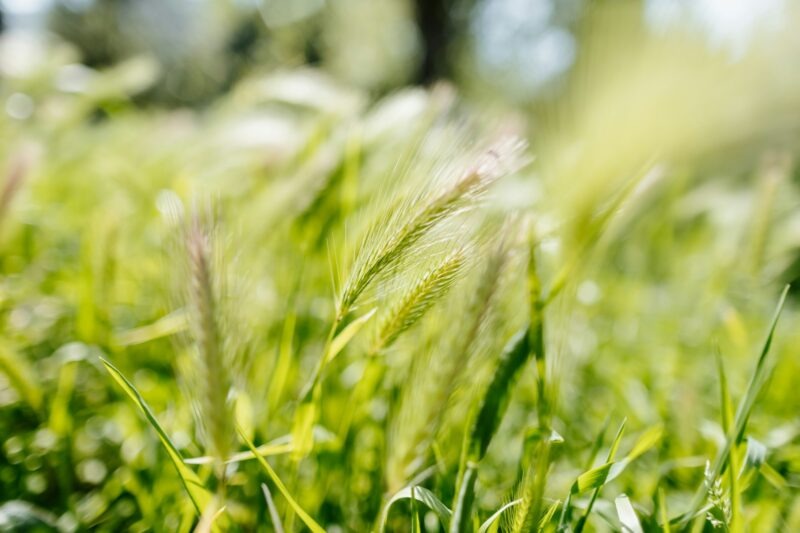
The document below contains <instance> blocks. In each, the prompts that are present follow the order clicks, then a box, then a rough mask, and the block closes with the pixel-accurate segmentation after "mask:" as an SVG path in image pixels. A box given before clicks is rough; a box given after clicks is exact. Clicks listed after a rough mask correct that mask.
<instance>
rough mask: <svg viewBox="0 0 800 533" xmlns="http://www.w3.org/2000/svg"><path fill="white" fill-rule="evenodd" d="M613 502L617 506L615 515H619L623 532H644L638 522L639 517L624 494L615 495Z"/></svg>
mask: <svg viewBox="0 0 800 533" xmlns="http://www.w3.org/2000/svg"><path fill="white" fill-rule="evenodd" d="M614 504H615V505H616V507H617V516H618V517H619V521H620V524H621V525H622V531H623V532H628V533H644V531H643V530H642V524H641V523H640V522H639V517H638V516H636V511H635V510H634V508H633V505H631V501H630V500H629V499H628V497H627V496H626V495H625V494H620V495H619V496H617V499H616V500H614Z"/></svg>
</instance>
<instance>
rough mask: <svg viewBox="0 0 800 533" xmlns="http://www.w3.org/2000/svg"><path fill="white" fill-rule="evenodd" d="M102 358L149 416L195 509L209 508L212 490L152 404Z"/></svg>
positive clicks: (108, 368)
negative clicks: (188, 461)
mask: <svg viewBox="0 0 800 533" xmlns="http://www.w3.org/2000/svg"><path fill="white" fill-rule="evenodd" d="M100 360H101V361H102V362H103V365H104V366H105V367H106V370H108V373H109V374H111V377H113V378H114V380H115V381H116V382H117V383H118V384H119V386H120V387H122V390H124V391H125V392H126V393H127V394H128V396H130V398H131V399H132V400H133V401H134V403H135V404H136V405H137V406H138V407H139V409H140V410H141V411H142V413H144V416H145V418H147V421H148V422H150V425H151V426H153V429H155V430H156V433H157V434H158V438H159V439H160V440H161V444H163V445H164V449H166V450H167V454H168V455H169V458H170V459H171V460H172V464H173V465H174V466H175V469H176V470H177V471H178V475H179V476H180V478H181V481H182V482H183V485H184V487H186V492H188V493H189V497H190V498H191V499H192V503H193V504H194V506H195V509H196V510H197V512H198V514H200V513H202V512H203V511H204V510H205V509H207V508H208V505H209V503H210V502H211V498H212V496H211V492H209V491H208V490H207V489H206V488H205V487H204V486H203V484H202V482H201V481H200V478H198V477H197V474H195V473H194V471H192V470H191V469H190V468H189V467H188V466H186V465H185V464H184V462H183V457H182V456H181V453H180V452H179V451H178V449H177V448H176V447H175V445H174V444H173V443H172V440H171V439H170V438H169V436H168V435H167V433H166V432H165V431H164V429H163V428H162V427H161V424H159V423H158V420H157V419H156V417H155V415H154V414H153V411H152V410H151V409H150V406H149V405H147V402H145V401H144V398H142V395H141V394H139V391H137V390H136V387H134V386H133V384H132V383H131V382H130V381H129V380H128V378H126V377H125V376H124V375H123V374H122V372H120V371H119V370H118V369H117V367H115V366H114V365H113V364H111V363H110V362H109V361H107V360H105V359H103V358H102V357H101V358H100Z"/></svg>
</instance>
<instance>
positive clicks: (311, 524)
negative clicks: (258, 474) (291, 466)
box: [236, 426, 325, 533]
mask: <svg viewBox="0 0 800 533" xmlns="http://www.w3.org/2000/svg"><path fill="white" fill-rule="evenodd" d="M236 429H237V430H238V432H239V436H240V437H241V439H242V441H244V443H245V444H246V445H247V447H248V448H250V451H251V452H252V453H253V455H255V457H256V459H257V460H258V463H259V464H260V465H261V468H263V469H264V471H265V472H266V473H267V476H269V478H270V479H271V480H272V482H273V483H275V486H276V487H278V490H279V491H280V493H281V494H283V497H284V498H286V501H287V502H288V503H289V506H290V507H291V508H292V509H293V510H294V512H295V513H296V514H297V516H299V517H300V520H302V521H303V523H304V524H305V525H306V527H308V529H310V530H311V531H312V532H313V533H325V530H324V529H323V528H322V526H320V525H319V524H317V522H315V521H314V519H313V518H311V516H310V515H309V514H308V513H306V512H305V510H304V509H303V508H302V507H300V504H298V503H297V501H295V499H294V498H293V497H292V495H291V493H290V492H289V489H287V488H286V485H284V484H283V482H282V481H281V479H280V478H279V477H278V474H276V473H275V471H274V470H273V469H272V467H271V466H270V465H269V463H268V462H267V461H266V459H264V458H263V457H261V455H259V454H258V450H257V449H256V447H255V445H254V444H253V442H252V441H251V440H250V439H248V438H247V435H245V434H244V431H242V429H241V428H240V427H238V426H237V428H236Z"/></svg>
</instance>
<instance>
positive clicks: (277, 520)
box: [261, 483, 283, 533]
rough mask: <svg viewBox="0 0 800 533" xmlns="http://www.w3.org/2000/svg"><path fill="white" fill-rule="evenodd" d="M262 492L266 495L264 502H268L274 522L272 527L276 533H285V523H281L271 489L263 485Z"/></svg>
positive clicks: (270, 515)
mask: <svg viewBox="0 0 800 533" xmlns="http://www.w3.org/2000/svg"><path fill="white" fill-rule="evenodd" d="M261 492H263V493H264V500H266V502H267V509H268V510H269V517H270V519H271V520H272V527H273V528H274V529H275V533H283V522H281V517H280V515H279V514H278V509H277V508H276V507H275V502H274V501H272V494H270V492H269V487H267V484H266V483H262V484H261Z"/></svg>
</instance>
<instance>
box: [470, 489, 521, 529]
mask: <svg viewBox="0 0 800 533" xmlns="http://www.w3.org/2000/svg"><path fill="white" fill-rule="evenodd" d="M520 503H522V498H519V499H516V500H512V501H510V502H508V503H507V504H505V505H504V506H502V507H501V508H500V509H498V510H497V511H495V512H494V514H493V515H492V516H490V517H489V518H487V519H486V521H485V522H484V523H483V524H481V527H480V528H478V533H486V532H487V531H489V528H490V527H492V526H493V525H494V523H495V522H497V521H498V520H499V519H500V517H501V516H502V515H503V513H504V512H506V511H507V510H509V509H511V508H512V507H514V506H515V505H519V504H520Z"/></svg>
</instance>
